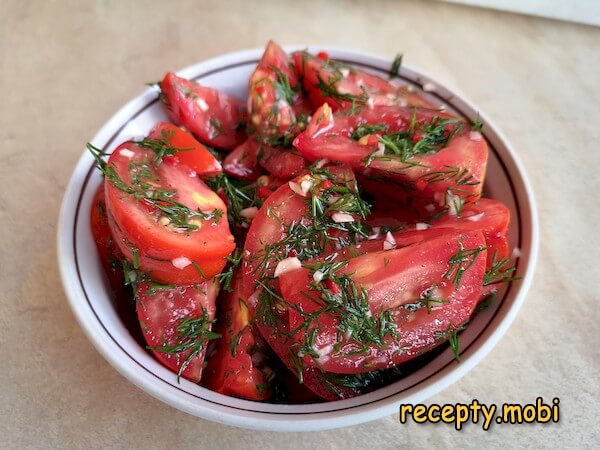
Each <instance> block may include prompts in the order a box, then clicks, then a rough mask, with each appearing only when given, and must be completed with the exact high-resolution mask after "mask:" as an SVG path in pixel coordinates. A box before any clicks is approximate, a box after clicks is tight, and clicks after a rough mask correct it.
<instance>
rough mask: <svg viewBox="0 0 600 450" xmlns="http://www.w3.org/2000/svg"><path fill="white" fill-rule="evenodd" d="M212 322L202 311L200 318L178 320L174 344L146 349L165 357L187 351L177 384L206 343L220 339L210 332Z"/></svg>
mask: <svg viewBox="0 0 600 450" xmlns="http://www.w3.org/2000/svg"><path fill="white" fill-rule="evenodd" d="M214 322H215V320H211V319H210V318H209V317H208V312H207V311H206V310H205V309H203V310H202V315H201V316H200V317H185V318H183V319H181V320H180V322H179V324H178V325H177V328H176V332H177V335H176V336H175V341H176V343H175V344H165V345H159V346H148V348H149V349H150V350H154V351H157V352H161V353H165V354H167V355H173V354H176V355H179V354H180V353H182V352H186V351H189V354H188V355H187V356H186V358H185V360H184V361H183V363H182V364H181V367H180V368H179V371H178V372H177V381H178V382H179V380H180V379H181V375H182V373H183V372H184V371H185V369H186V368H187V366H188V365H189V363H190V361H191V360H192V359H193V358H195V357H197V356H198V355H200V352H201V351H202V350H204V348H205V346H206V344H207V343H208V341H210V340H213V339H218V338H220V337H221V334H219V333H215V332H214V331H211V326H212V324H213V323H214Z"/></svg>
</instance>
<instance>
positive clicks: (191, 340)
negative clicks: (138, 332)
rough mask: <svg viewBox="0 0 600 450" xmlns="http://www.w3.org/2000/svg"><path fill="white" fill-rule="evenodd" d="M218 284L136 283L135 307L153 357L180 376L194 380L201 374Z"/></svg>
mask: <svg viewBox="0 0 600 450" xmlns="http://www.w3.org/2000/svg"><path fill="white" fill-rule="evenodd" d="M218 292H219V283H218V282H216V281H214V280H212V281H208V282H206V283H201V284H197V285H190V286H163V285H155V284H153V283H148V282H141V283H139V284H138V285H137V298H138V301H137V303H136V310H137V314H138V319H139V321H140V326H141V328H142V333H143V334H144V337H145V339H146V342H147V343H148V348H149V349H150V350H151V351H152V353H153V355H154V356H155V357H156V359H157V360H158V361H159V362H160V363H161V364H163V365H164V366H165V367H167V368H169V369H170V370H172V371H174V372H175V373H177V374H179V376H181V377H183V378H185V379H187V380H189V381H193V382H194V383H197V382H198V381H200V377H201V375H202V367H203V365H204V355H205V353H206V347H207V344H208V341H210V340H211V339H216V338H217V337H219V335H218V334H215V333H213V332H212V331H211V327H212V323H213V321H214V318H215V311H216V307H215V300H216V298H217V294H218Z"/></svg>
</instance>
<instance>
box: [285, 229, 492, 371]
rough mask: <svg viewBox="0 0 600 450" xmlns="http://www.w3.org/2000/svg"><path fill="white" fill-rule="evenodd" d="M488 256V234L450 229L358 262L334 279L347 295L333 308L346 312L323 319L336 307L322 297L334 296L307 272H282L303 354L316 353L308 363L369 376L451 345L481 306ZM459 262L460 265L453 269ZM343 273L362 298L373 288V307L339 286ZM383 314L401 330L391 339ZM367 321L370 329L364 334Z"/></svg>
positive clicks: (367, 297)
mask: <svg viewBox="0 0 600 450" xmlns="http://www.w3.org/2000/svg"><path fill="white" fill-rule="evenodd" d="M471 253H472V254H471ZM485 254H486V247H485V240H484V237H483V235H482V234H481V233H479V232H469V233H457V232H452V231H449V232H448V233H446V234H445V235H443V236H440V237H438V238H434V239H430V240H425V241H423V242H420V243H416V244H413V245H409V246H407V247H404V248H399V249H395V250H394V249H392V250H387V251H380V252H374V253H367V254H365V255H362V256H358V257H356V258H353V259H350V260H349V262H348V264H347V265H346V266H345V267H343V268H342V269H340V270H339V272H337V273H336V277H335V278H333V279H332V281H334V283H336V284H338V287H339V289H340V291H341V293H340V294H338V295H337V296H335V297H332V298H333V299H334V300H335V301H336V303H332V305H339V304H340V303H341V304H342V305H343V306H341V307H339V306H337V307H332V308H331V309H326V310H325V312H320V313H319V312H318V311H324V308H326V307H327V305H328V304H329V301H328V300H327V297H325V294H323V293H322V292H330V294H331V291H330V290H329V289H328V288H326V287H325V288H321V289H324V291H318V290H317V289H316V288H315V287H313V286H314V284H311V283H312V282H313V276H312V273H311V271H309V270H308V269H306V268H304V269H299V270H296V271H290V272H286V273H284V274H282V275H281V276H280V277H279V280H280V287H281V293H282V295H283V297H284V299H285V300H286V302H288V303H289V304H291V305H295V308H292V307H289V308H288V312H289V322H290V325H289V327H290V330H291V331H292V332H296V334H295V339H296V341H297V342H298V343H299V344H300V345H299V347H298V348H301V349H303V348H306V346H310V347H311V349H312V351H313V352H316V357H315V356H309V355H308V354H307V351H306V350H304V351H303V352H304V353H303V355H306V356H304V358H303V361H304V363H305V364H309V365H310V366H312V367H321V368H322V369H323V370H325V371H328V372H334V373H364V372H370V371H373V370H376V369H383V368H387V367H391V366H392V365H395V364H399V363H402V362H405V361H408V360H410V359H412V358H414V357H415V356H417V355H419V354H421V353H423V352H424V351H427V350H430V349H432V348H433V347H435V346H437V345H439V344H441V343H442V342H445V341H446V340H447V339H448V337H449V335H448V332H449V331H452V330H456V329H457V328H459V327H460V326H462V325H463V324H464V323H465V322H466V321H468V319H469V317H470V316H471V314H472V313H473V310H474V308H475V306H476V305H477V301H478V300H479V298H480V295H481V285H482V280H483V275H484V272H485ZM462 255H468V256H462ZM453 258H461V262H459V263H456V264H452V263H451V261H452V259H453ZM462 269H464V270H463V271H462V272H460V273H461V276H460V278H457V275H456V274H457V273H459V272H458V271H459V270H462ZM339 275H342V276H344V275H345V276H346V279H350V280H351V283H353V286H354V287H355V288H356V289H357V290H359V291H358V292H360V289H365V290H366V291H365V296H364V297H362V300H361V301H363V302H366V303H360V301H359V300H357V299H356V295H355V293H353V290H352V288H349V287H345V286H344V285H343V284H341V285H340V283H341V281H338V280H341V278H339ZM357 302H358V303H357ZM357 305H358V306H357ZM427 305H429V307H428V306H427ZM327 311H330V312H327ZM357 311H358V312H357ZM384 311H389V312H390V314H389V316H388V317H387V318H386V320H387V321H388V322H391V323H393V324H394V325H393V328H391V329H390V330H391V331H389V333H382V332H381V329H382V328H381V327H382V325H381V324H382V323H383V322H382V319H381V318H382V317H383V316H382V315H381V314H382V313H383V312H384ZM310 317H313V319H310ZM373 318H379V321H374V320H373ZM350 319H351V321H350V322H347V321H349V320H350ZM345 321H346V322H345ZM360 321H363V322H362V324H363V325H360V326H358V328H357V325H356V323H357V322H359V323H360ZM369 321H371V322H369ZM344 323H351V324H353V325H351V326H345V325H344ZM361 326H362V327H363V328H360V327H361ZM350 330H352V332H350ZM361 330H363V331H361ZM369 333H370V334H369ZM340 334H341V335H340ZM373 335H374V336H380V337H379V339H380V342H379V343H378V342H376V341H375V338H372V337H368V336H373ZM309 337H311V339H310V342H309ZM303 355H299V356H303Z"/></svg>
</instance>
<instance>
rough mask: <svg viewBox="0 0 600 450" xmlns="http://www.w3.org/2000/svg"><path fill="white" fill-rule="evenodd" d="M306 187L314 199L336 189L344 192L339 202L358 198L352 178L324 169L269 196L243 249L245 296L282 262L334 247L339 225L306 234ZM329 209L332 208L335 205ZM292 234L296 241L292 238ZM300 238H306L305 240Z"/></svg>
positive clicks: (341, 170) (341, 171)
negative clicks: (323, 232) (323, 231)
mask: <svg viewBox="0 0 600 450" xmlns="http://www.w3.org/2000/svg"><path fill="white" fill-rule="evenodd" d="M303 183H304V184H303ZM308 184H310V186H311V187H310V190H312V192H315V193H317V195H316V197H319V195H318V193H319V192H322V191H323V190H327V192H329V193H330V194H329V195H331V191H332V190H333V189H338V188H339V189H340V190H342V192H346V194H345V197H341V198H343V199H348V200H349V201H354V200H355V199H356V197H357V195H358V193H357V191H354V186H355V179H354V174H353V173H352V171H351V170H349V169H347V168H342V167H326V168H324V169H323V170H321V171H320V173H317V174H315V175H314V176H311V175H310V174H304V175H300V176H299V177H297V178H295V179H294V180H292V181H290V182H289V183H286V184H284V185H282V186H281V187H279V188H278V189H277V190H276V191H275V192H274V193H273V194H271V195H270V196H269V197H268V198H267V200H266V201H265V202H264V203H263V205H262V206H261V208H260V209H259V210H258V212H257V213H256V215H255V216H254V219H253V220H252V225H250V228H249V230H248V235H247V237H246V242H245V245H244V260H243V265H242V289H243V292H244V293H245V294H246V295H247V296H250V295H251V294H252V293H253V292H254V290H255V289H256V287H257V286H256V283H257V281H258V280H259V279H260V278H263V277H271V276H272V275H273V274H274V272H275V269H276V266H277V264H278V262H279V261H281V260H282V259H284V258H286V257H289V256H298V255H299V256H300V257H301V258H306V257H309V256H311V257H312V256H314V255H316V254H318V253H319V250H320V249H321V248H323V247H327V246H333V245H334V243H335V239H336V236H335V232H336V228H341V227H342V225H336V224H334V223H331V229H330V230H329V233H328V234H327V236H324V235H322V234H321V235H316V234H315V235H311V234H310V231H309V229H310V226H311V219H310V210H309V204H311V203H312V200H311V197H314V195H313V194H311V193H310V192H309V190H308ZM292 186H294V189H295V190H296V191H298V190H299V189H300V192H302V191H301V189H302V186H305V187H306V188H307V191H306V192H305V193H304V195H302V194H299V193H298V192H296V191H294V190H293V189H292ZM339 203H341V201H340V202H339ZM331 206H333V207H335V204H332V205H331ZM293 230H296V234H298V236H299V237H297V238H296V237H295V236H294V231H293ZM290 232H291V234H290ZM303 234H306V239H304V238H303V237H302V236H303Z"/></svg>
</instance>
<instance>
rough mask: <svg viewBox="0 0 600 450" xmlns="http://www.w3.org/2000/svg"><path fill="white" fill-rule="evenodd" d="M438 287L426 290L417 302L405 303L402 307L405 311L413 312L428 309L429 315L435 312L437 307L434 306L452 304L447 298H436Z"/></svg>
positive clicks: (434, 286)
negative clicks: (434, 309)
mask: <svg viewBox="0 0 600 450" xmlns="http://www.w3.org/2000/svg"><path fill="white" fill-rule="evenodd" d="M436 287H437V285H433V286H431V287H429V288H427V289H425V290H424V291H423V292H422V293H421V295H420V296H419V298H418V300H417V301H416V302H414V303H405V304H403V305H402V307H403V308H404V309H407V310H409V311H412V312H415V311H418V310H419V309H421V308H426V309H427V313H428V314H430V313H431V311H433V308H434V307H435V306H434V304H437V305H443V304H447V303H450V301H449V300H447V299H445V298H436V297H435V291H436V289H435V288H436Z"/></svg>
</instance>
